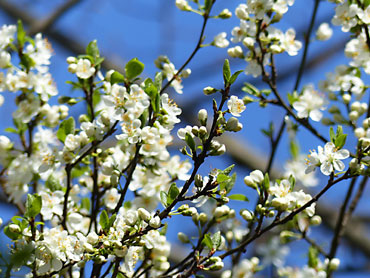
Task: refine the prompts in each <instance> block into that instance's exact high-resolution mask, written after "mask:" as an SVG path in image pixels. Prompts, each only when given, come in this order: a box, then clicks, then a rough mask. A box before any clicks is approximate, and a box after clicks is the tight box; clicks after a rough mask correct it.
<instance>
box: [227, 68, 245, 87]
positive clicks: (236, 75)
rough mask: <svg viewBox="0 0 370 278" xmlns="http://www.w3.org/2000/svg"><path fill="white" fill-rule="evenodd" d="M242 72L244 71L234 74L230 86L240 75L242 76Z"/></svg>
mask: <svg viewBox="0 0 370 278" xmlns="http://www.w3.org/2000/svg"><path fill="white" fill-rule="evenodd" d="M242 72H243V70H238V71H237V72H234V74H233V75H232V76H231V77H230V80H229V83H230V85H232V84H234V82H235V81H236V79H237V78H238V76H239V74H241V73H242Z"/></svg>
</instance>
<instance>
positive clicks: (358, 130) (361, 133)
mask: <svg viewBox="0 0 370 278" xmlns="http://www.w3.org/2000/svg"><path fill="white" fill-rule="evenodd" d="M354 133H355V136H356V137H357V138H361V137H365V135H366V132H365V130H364V129H363V128H362V127H358V128H356V129H355V131H354Z"/></svg>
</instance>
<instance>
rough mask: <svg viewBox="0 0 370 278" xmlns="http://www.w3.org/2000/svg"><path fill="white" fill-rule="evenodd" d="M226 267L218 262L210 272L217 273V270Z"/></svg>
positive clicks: (211, 267)
mask: <svg viewBox="0 0 370 278" xmlns="http://www.w3.org/2000/svg"><path fill="white" fill-rule="evenodd" d="M223 267H224V263H223V262H216V263H215V264H213V265H211V266H210V268H209V270H211V271H217V270H220V269H222V268H223Z"/></svg>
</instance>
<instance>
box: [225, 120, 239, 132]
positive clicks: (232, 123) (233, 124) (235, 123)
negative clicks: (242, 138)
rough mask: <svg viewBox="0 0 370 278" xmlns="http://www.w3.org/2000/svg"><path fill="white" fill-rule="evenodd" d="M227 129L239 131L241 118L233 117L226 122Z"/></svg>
mask: <svg viewBox="0 0 370 278" xmlns="http://www.w3.org/2000/svg"><path fill="white" fill-rule="evenodd" d="M226 130H228V131H235V132H237V131H239V130H240V129H239V120H238V119H237V118H235V117H231V118H230V119H229V120H228V121H227V123H226Z"/></svg>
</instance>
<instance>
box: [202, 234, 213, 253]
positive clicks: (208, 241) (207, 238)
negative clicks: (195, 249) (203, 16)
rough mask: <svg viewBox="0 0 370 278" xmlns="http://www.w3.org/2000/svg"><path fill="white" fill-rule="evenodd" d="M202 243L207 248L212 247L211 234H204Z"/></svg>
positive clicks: (210, 248)
mask: <svg viewBox="0 0 370 278" xmlns="http://www.w3.org/2000/svg"><path fill="white" fill-rule="evenodd" d="M202 243H203V244H204V245H206V246H207V247H208V249H209V250H212V249H213V243H212V239H211V236H210V235H209V234H205V235H204V238H203V240H202Z"/></svg>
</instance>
